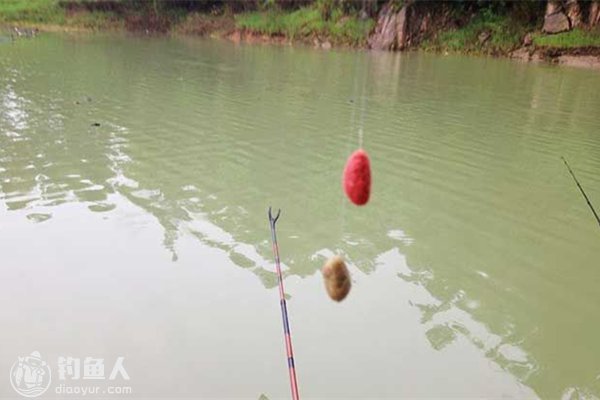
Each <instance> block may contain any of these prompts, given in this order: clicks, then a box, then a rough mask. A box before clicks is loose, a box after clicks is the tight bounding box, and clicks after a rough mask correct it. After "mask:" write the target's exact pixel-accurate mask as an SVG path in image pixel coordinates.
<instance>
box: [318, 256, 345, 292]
mask: <svg viewBox="0 0 600 400" xmlns="http://www.w3.org/2000/svg"><path fill="white" fill-rule="evenodd" d="M322 272H323V279H324V281H325V289H327V294H329V297H331V299H332V300H335V301H342V300H344V299H345V298H346V296H347V295H348V292H350V287H351V286H352V283H351V281H350V272H348V268H346V264H344V260H343V259H342V257H340V256H333V257H331V258H330V259H329V260H328V261H327V262H326V263H325V265H324V266H323V269H322Z"/></svg>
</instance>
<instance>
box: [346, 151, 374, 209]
mask: <svg viewBox="0 0 600 400" xmlns="http://www.w3.org/2000/svg"><path fill="white" fill-rule="evenodd" d="M343 184H344V191H345V192H346V196H348V198H349V199H350V201H351V202H353V203H354V204H356V205H357V206H362V205H365V204H367V202H368V201H369V195H370V194H371V164H370V162H369V156H368V155H367V153H366V152H365V151H364V150H363V149H358V150H356V151H355V152H354V153H352V154H351V155H350V157H349V158H348V161H347V162H346V167H345V168H344V182H343Z"/></svg>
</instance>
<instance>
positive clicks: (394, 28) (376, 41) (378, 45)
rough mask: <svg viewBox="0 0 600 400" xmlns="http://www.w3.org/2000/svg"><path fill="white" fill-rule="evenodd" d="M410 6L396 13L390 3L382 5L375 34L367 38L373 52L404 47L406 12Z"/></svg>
mask: <svg viewBox="0 0 600 400" xmlns="http://www.w3.org/2000/svg"><path fill="white" fill-rule="evenodd" d="M408 7H410V4H406V5H404V6H403V7H402V8H401V9H400V11H396V10H395V9H394V7H393V5H392V3H388V4H386V5H384V6H383V7H382V9H381V11H380V12H379V16H378V17H377V25H376V27H375V32H374V33H373V35H371V37H370V38H369V47H370V48H372V49H374V50H402V49H404V48H405V46H406V24H407V18H406V12H407V8H408Z"/></svg>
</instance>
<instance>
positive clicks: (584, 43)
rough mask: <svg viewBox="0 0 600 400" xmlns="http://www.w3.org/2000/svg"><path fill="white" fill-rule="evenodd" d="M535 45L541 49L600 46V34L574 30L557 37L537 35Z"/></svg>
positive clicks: (558, 34) (534, 40) (534, 39)
mask: <svg viewBox="0 0 600 400" xmlns="http://www.w3.org/2000/svg"><path fill="white" fill-rule="evenodd" d="M533 43H534V44H535V45H536V46H540V47H557V48H574V47H589V46H600V32H599V31H584V30H581V29H574V30H572V31H570V32H563V33H557V34H555V35H543V34H536V35H535V36H534V37H533Z"/></svg>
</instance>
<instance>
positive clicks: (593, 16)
mask: <svg viewBox="0 0 600 400" xmlns="http://www.w3.org/2000/svg"><path fill="white" fill-rule="evenodd" d="M588 20H589V24H590V26H597V25H600V3H599V2H597V1H594V2H592V3H590V12H589V15H588Z"/></svg>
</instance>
